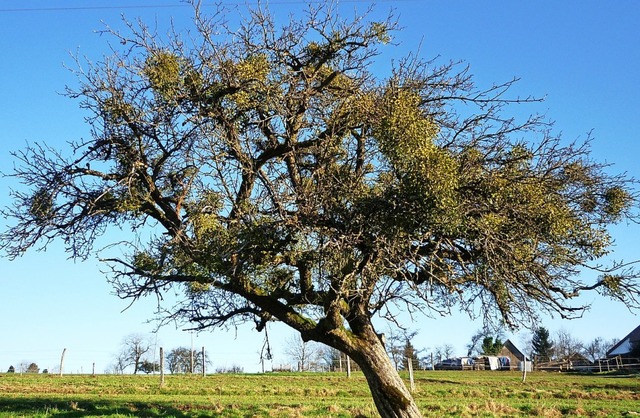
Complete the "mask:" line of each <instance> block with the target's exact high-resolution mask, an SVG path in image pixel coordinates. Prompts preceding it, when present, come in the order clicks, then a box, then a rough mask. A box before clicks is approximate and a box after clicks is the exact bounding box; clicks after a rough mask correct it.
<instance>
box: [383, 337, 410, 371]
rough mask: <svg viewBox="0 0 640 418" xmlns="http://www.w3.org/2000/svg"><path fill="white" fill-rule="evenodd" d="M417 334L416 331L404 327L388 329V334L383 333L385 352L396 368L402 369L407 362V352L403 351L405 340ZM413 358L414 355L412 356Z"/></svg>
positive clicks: (407, 340)
mask: <svg viewBox="0 0 640 418" xmlns="http://www.w3.org/2000/svg"><path fill="white" fill-rule="evenodd" d="M417 334H418V332H417V331H409V330H406V329H400V330H393V329H390V330H389V333H388V336H387V335H385V337H384V339H385V340H386V341H385V347H386V349H387V353H388V354H389V357H391V360H392V361H393V364H394V366H395V368H396V370H402V369H404V368H406V364H407V363H406V362H407V357H406V356H407V354H409V353H407V352H405V349H406V345H407V342H409V341H411V339H413V337H415V336H416V335H417ZM413 358H415V357H413Z"/></svg>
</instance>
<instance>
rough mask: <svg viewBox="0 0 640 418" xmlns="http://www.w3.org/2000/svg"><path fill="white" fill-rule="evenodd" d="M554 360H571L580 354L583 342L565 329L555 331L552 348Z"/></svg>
mask: <svg viewBox="0 0 640 418" xmlns="http://www.w3.org/2000/svg"><path fill="white" fill-rule="evenodd" d="M553 352H554V356H555V358H556V360H560V361H563V360H566V361H571V360H573V359H575V358H576V356H581V355H582V353H583V352H584V343H583V342H582V341H580V340H578V339H577V338H574V337H573V336H572V335H571V333H570V332H569V331H567V330H566V329H560V330H558V331H557V332H556V338H555V340H554V348H553Z"/></svg>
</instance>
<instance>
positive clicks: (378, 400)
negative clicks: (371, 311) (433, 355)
mask: <svg viewBox="0 0 640 418" xmlns="http://www.w3.org/2000/svg"><path fill="white" fill-rule="evenodd" d="M359 337H360V338H361V339H362V340H361V341H359V343H358V344H357V348H356V349H355V350H354V351H353V352H352V353H350V354H351V357H352V358H353V360H354V361H355V362H356V363H357V364H358V365H359V366H360V368H361V369H362V372H363V373H364V375H365V377H366V379H367V382H368V384H369V389H370V390H371V395H372V397H373V400H374V402H375V404H376V408H377V409H378V412H379V413H380V416H381V417H382V418H420V417H422V414H421V413H420V411H419V410H418V407H417V405H416V403H415V401H414V400H413V397H412V396H411V393H410V392H409V390H408V389H407V387H406V386H405V384H404V382H403V381H402V379H401V378H400V375H398V372H397V371H396V370H395V368H394V367H393V363H392V362H391V359H390V358H389V356H388V355H387V352H386V351H385V349H384V346H383V345H382V343H381V342H380V340H379V339H378V337H377V335H376V334H375V332H373V330H372V331H371V332H367V335H366V336H362V335H359Z"/></svg>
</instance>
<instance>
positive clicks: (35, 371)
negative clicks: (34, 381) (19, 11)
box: [25, 363, 40, 374]
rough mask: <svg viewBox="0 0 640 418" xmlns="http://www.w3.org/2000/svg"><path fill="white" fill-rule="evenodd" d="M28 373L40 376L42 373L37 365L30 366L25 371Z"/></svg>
mask: <svg viewBox="0 0 640 418" xmlns="http://www.w3.org/2000/svg"><path fill="white" fill-rule="evenodd" d="M25 372H26V373H33V374H38V373H40V367H38V365H37V364H36V363H31V364H29V367H27V369H26V370H25Z"/></svg>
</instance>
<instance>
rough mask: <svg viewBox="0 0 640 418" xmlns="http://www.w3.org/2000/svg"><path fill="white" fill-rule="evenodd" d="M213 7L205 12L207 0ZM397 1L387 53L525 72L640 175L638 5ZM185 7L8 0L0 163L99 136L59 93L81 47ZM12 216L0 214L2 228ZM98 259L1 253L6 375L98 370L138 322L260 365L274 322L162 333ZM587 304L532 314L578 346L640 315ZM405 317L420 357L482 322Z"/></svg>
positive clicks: (344, 6)
mask: <svg viewBox="0 0 640 418" xmlns="http://www.w3.org/2000/svg"><path fill="white" fill-rule="evenodd" d="M223 3H224V4H225V5H227V6H230V7H232V11H230V12H229V13H230V17H234V16H238V15H239V14H241V13H242V11H243V10H246V7H245V5H246V4H249V5H255V4H256V2H255V1H246V2H245V1H241V2H234V1H223ZM263 3H265V4H266V3H270V6H271V9H272V11H273V12H274V13H275V14H276V15H279V16H283V17H284V16H287V15H288V14H290V13H291V14H293V15H294V16H295V15H296V14H297V13H298V12H299V10H300V8H301V6H302V5H301V2H299V1H285V0H282V1H271V2H268V1H265V2H263ZM203 4H204V5H205V9H204V10H205V11H206V10H207V7H209V6H208V5H209V4H212V2H209V1H204V2H203ZM372 4H373V2H370V1H365V0H362V1H355V0H352V1H348V0H340V1H339V11H340V13H341V14H344V15H345V16H350V15H352V14H353V12H354V10H358V11H363V10H365V9H366V8H368V7H369V6H371V5H372ZM119 5H122V6H119ZM236 5H238V8H237V9H235V8H233V7H234V6H236ZM391 8H394V10H395V13H396V15H397V16H398V17H399V21H400V24H401V26H402V27H403V29H402V31H400V32H399V33H396V34H395V37H394V43H397V44H398V45H394V46H391V45H389V46H388V47H385V48H384V49H383V50H382V52H383V55H382V56H381V57H380V59H381V60H383V61H384V60H386V62H389V61H390V60H391V59H394V58H395V59H397V58H399V57H402V56H404V55H406V54H407V53H409V52H416V51H418V52H419V54H420V55H421V56H423V57H425V58H434V57H440V58H439V59H440V60H441V61H440V62H443V63H444V62H446V61H449V60H454V61H458V60H462V61H465V62H466V63H467V64H468V65H469V66H470V68H471V72H472V73H473V74H474V76H475V80H476V83H477V84H478V85H479V86H485V87H489V86H490V85H492V84H493V83H500V82H504V81H508V80H510V79H512V78H514V77H516V78H519V79H520V81H519V82H518V84H517V85H516V87H515V88H514V89H513V95H521V96H527V95H533V96H537V97H544V98H545V101H544V102H543V103H541V104H531V105H526V106H524V107H523V106H520V107H518V108H517V109H515V110H514V112H516V113H518V114H525V113H526V114H529V113H536V112H538V113H544V114H546V115H547V116H548V117H549V118H550V119H552V120H554V121H555V126H554V129H555V131H556V132H558V133H562V135H563V137H564V138H565V139H566V140H567V141H571V140H575V139H578V140H580V139H585V138H586V137H587V134H588V133H589V132H591V133H592V136H593V138H594V140H593V143H592V153H593V157H594V159H596V160H598V161H601V162H607V163H612V164H613V166H612V167H611V172H613V173H619V172H626V173H628V175H629V176H632V177H636V178H640V166H639V165H638V164H637V163H636V159H637V156H638V154H639V151H640V141H639V139H640V138H639V137H638V136H639V130H638V123H639V122H640V100H638V98H639V97H640V48H639V47H638V42H639V41H640V25H638V23H637V22H639V21H640V2H636V1H635V0H627V1H611V2H601V1H595V0H565V1H553V0H540V1H532V2H502V1H500V2H498V1H495V2H479V1H475V0H469V1H463V0H453V1H443V0H440V1H432V0H404V1H402V0H400V1H384V0H382V1H377V2H376V4H375V6H374V11H373V16H374V17H375V16H377V15H381V16H382V15H386V14H387V13H388V12H389V10H390V9H391ZM191 14H192V11H191V9H190V8H189V7H187V6H186V5H185V4H184V3H183V2H180V1H179V0H134V1H127V2H125V1H124V0H123V1H120V2H117V1H116V2H113V1H107V0H91V1H86V0H84V1H80V0H57V1H51V0H41V1H32V0H19V1H18V0H2V1H0V144H1V146H0V172H3V173H10V172H11V169H12V166H13V162H14V158H13V157H12V155H11V151H16V150H19V149H21V148H24V147H25V146H26V144H28V143H31V144H32V143H34V142H38V141H40V142H44V143H47V144H49V145H51V146H54V147H59V148H63V147H64V146H65V144H66V142H67V141H69V140H73V139H78V138H83V137H84V138H86V137H88V136H89V127H88V125H87V124H86V123H85V122H84V119H83V113H82V112H81V110H80V109H79V108H78V103H77V102H75V101H74V100H71V99H69V98H67V97H64V96H63V95H62V94H61V92H63V91H64V88H65V86H66V85H74V83H75V82H76V78H75V76H74V75H73V73H72V72H71V71H70V70H69V68H72V69H73V68H76V64H75V62H74V59H73V55H78V56H80V57H86V58H87V59H89V60H91V61H96V60H99V59H100V58H101V57H102V56H103V55H105V54H108V53H109V38H108V36H105V35H101V34H100V33H99V31H100V30H102V29H103V28H104V25H105V24H108V25H110V26H115V27H119V26H121V15H125V16H126V17H127V18H128V19H130V20H135V19H136V18H141V19H143V20H144V21H146V22H148V23H151V24H153V23H154V22H157V23H158V25H159V26H161V27H165V26H166V25H168V23H169V22H170V21H171V20H173V21H174V24H175V26H176V28H177V29H180V28H181V27H187V26H188V24H189V20H190V18H191ZM380 68H385V67H384V66H381V67H380ZM10 187H16V184H15V183H14V182H13V181H12V180H11V179H9V178H0V206H3V207H4V206H8V205H10V204H11V201H10V199H9V188H10ZM7 223H8V221H7V220H2V223H0V228H5V226H6V225H7ZM639 232H640V227H639V226H638V225H635V224H631V225H627V224H621V225H617V226H615V227H613V228H612V234H613V237H614V238H615V242H616V246H615V248H614V252H613V254H611V258H612V259H616V260H625V261H632V260H636V259H640V252H639V251H638V244H639V243H640V242H639V241H640V238H639V237H640V234H639ZM101 269H102V267H101V265H100V263H99V262H98V261H97V260H96V259H89V260H87V261H83V262H80V261H74V260H70V259H69V258H68V255H67V254H65V253H64V251H63V248H62V246H61V245H59V243H58V244H55V245H52V246H50V247H49V249H48V250H47V251H46V252H36V251H31V252H27V253H26V254H25V255H24V256H23V257H21V258H19V259H17V260H13V261H10V260H9V259H7V258H6V256H5V254H0V372H3V371H5V370H6V369H8V368H9V366H11V365H14V366H16V367H18V365H19V364H21V363H25V362H26V363H31V362H35V363H37V364H38V365H39V366H40V368H41V369H44V368H48V369H49V370H55V369H56V367H57V365H58V364H59V362H60V356H61V354H62V351H63V349H65V348H66V349H67V352H66V355H65V372H67V373H89V372H91V371H92V370H93V367H94V364H95V370H96V372H97V373H102V372H105V371H106V370H108V369H109V367H110V365H111V364H112V363H113V360H114V357H115V355H116V354H117V353H118V352H119V350H120V348H121V343H122V340H123V338H124V337H126V336H127V335H131V334H141V335H145V336H149V338H150V339H151V341H152V342H153V344H154V347H160V346H162V347H164V349H165V352H166V351H167V350H170V349H172V348H176V347H179V346H185V347H190V346H193V347H194V348H195V349H196V350H200V349H201V347H205V349H206V351H207V353H208V355H209V358H210V359H211V361H212V365H211V369H217V368H229V367H231V366H235V365H239V366H241V367H242V368H244V370H245V371H246V372H257V371H259V370H260V364H259V352H260V349H261V347H262V345H263V342H264V334H261V333H260V334H259V333H257V332H256V331H255V330H253V329H252V326H251V325H250V324H249V325H246V326H241V327H239V328H238V329H230V330H214V331H211V332H202V333H199V334H194V333H190V332H187V331H184V330H183V328H184V327H175V326H172V325H169V326H165V327H162V328H160V329H156V324H155V323H153V322H151V323H150V322H149V321H148V320H149V319H151V318H152V317H153V311H154V307H155V304H154V301H153V300H149V301H145V300H143V301H140V302H138V303H136V304H134V305H133V306H131V307H129V303H128V302H127V301H123V300H120V299H118V298H117V297H116V296H114V295H113V293H112V289H111V288H110V286H109V284H108V283H107V281H106V279H105V276H104V274H103V273H102V270H101ZM587 278H588V277H587ZM582 301H584V302H588V303H592V309H591V310H590V311H588V312H586V313H585V314H584V316H583V317H582V318H580V319H578V320H573V321H565V320H560V319H559V318H550V317H546V316H545V317H543V318H542V319H541V321H540V323H539V324H528V325H541V326H545V327H546V328H547V329H549V330H550V331H551V333H552V336H553V334H554V333H555V332H557V331H560V330H565V331H569V332H570V334H571V335H572V336H573V337H575V338H577V339H580V340H582V341H584V342H589V341H591V340H593V339H594V338H596V337H601V338H604V339H605V340H611V339H616V338H618V339H620V338H623V337H624V336H625V335H627V334H628V333H629V332H630V331H631V330H633V329H634V328H635V327H637V326H638V325H640V316H638V315H637V314H636V313H633V312H630V311H629V310H628V309H626V308H625V307H623V306H621V305H618V304H615V303H612V302H611V301H608V300H602V299H598V297H597V296H596V295H589V296H587V297H586V298H584V299H582ZM404 321H405V325H406V326H407V327H408V328H409V329H411V330H414V331H417V336H416V337H415V338H414V340H413V345H414V346H415V347H416V348H417V349H423V350H424V353H429V352H432V351H433V350H434V349H435V347H437V346H441V345H444V344H450V345H452V346H453V347H454V352H455V353H456V354H457V355H464V354H466V344H468V343H469V341H470V339H471V336H472V335H473V334H474V333H475V332H476V331H477V330H478V329H480V328H481V326H482V324H481V323H479V322H473V321H470V320H469V319H468V318H467V317H465V316H464V315H461V314H454V315H451V316H449V317H438V318H423V317H418V318H415V319H414V320H411V319H409V318H404ZM387 329H388V328H387ZM381 331H383V332H384V331H386V329H385V328H384V327H383V329H382V330H381ZM269 332H270V334H269V337H270V342H271V345H272V350H273V354H274V359H273V360H272V362H270V363H268V364H267V366H266V367H267V369H269V368H270V367H271V366H272V365H273V366H278V365H280V364H288V363H289V362H290V361H289V360H290V359H289V358H288V357H287V356H286V354H285V351H286V347H287V344H289V343H290V342H291V341H292V339H294V338H295V334H294V332H293V331H290V330H288V329H287V328H285V327H283V326H278V325H274V326H272V327H271V328H270V329H269ZM527 334H528V331H526V330H523V331H519V332H506V335H505V336H506V337H508V338H511V339H512V341H513V342H514V343H515V344H516V345H523V344H524V341H525V340H526V336H527Z"/></svg>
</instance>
